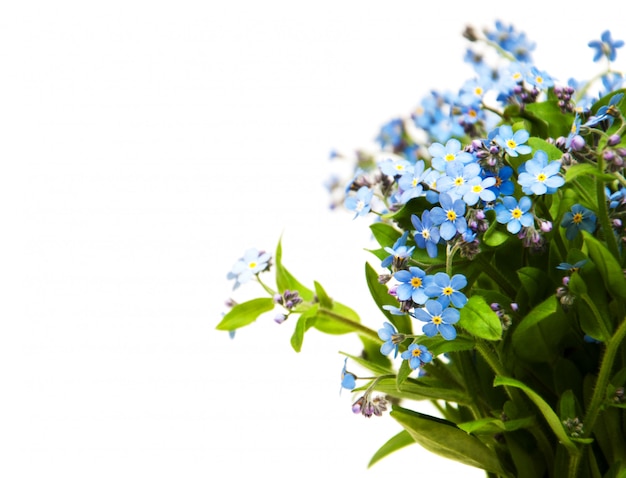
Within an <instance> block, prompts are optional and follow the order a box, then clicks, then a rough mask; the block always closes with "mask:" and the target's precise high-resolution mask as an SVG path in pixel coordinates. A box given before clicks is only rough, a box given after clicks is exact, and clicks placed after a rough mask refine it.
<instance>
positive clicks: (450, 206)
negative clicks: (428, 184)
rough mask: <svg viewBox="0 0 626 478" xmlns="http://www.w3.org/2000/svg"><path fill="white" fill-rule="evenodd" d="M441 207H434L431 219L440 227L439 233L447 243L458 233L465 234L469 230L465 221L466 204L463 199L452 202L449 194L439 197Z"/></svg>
mask: <svg viewBox="0 0 626 478" xmlns="http://www.w3.org/2000/svg"><path fill="white" fill-rule="evenodd" d="M439 204H441V207H438V206H436V207H434V208H432V209H431V210H430V218H431V220H432V221H433V224H434V225H436V226H440V228H439V233H440V235H441V238H442V239H443V240H445V241H448V240H450V239H452V238H453V237H454V236H455V235H456V233H457V232H458V233H461V234H462V233H464V232H465V231H466V230H467V221H466V220H465V217H464V215H465V203H464V202H463V200H462V199H457V200H456V201H453V200H452V197H451V196H450V195H449V194H446V193H441V194H440V195H439Z"/></svg>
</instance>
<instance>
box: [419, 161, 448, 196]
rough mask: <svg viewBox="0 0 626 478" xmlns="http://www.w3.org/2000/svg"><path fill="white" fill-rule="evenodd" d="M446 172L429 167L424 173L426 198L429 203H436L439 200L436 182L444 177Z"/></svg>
mask: <svg viewBox="0 0 626 478" xmlns="http://www.w3.org/2000/svg"><path fill="white" fill-rule="evenodd" d="M445 176H446V173H444V172H443V171H437V170H436V169H430V168H429V170H428V171H427V172H426V174H425V175H424V184H426V186H428V189H427V190H426V200H427V201H428V202H429V203H431V204H437V203H438V202H439V186H438V182H439V180H441V178H443V177H445Z"/></svg>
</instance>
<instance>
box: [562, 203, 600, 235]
mask: <svg viewBox="0 0 626 478" xmlns="http://www.w3.org/2000/svg"><path fill="white" fill-rule="evenodd" d="M561 227H564V228H565V237H567V239H569V240H570V241H571V240H572V239H574V238H575V237H576V236H577V235H578V233H579V232H580V231H581V230H582V231H587V232H594V231H595V230H596V215H595V214H594V213H593V212H592V211H590V210H589V209H587V208H585V207H583V206H581V205H580V204H574V205H573V206H572V208H571V209H570V210H569V211H567V212H566V213H565V214H563V220H562V221H561Z"/></svg>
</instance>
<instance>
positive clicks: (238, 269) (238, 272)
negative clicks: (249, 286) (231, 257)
mask: <svg viewBox="0 0 626 478" xmlns="http://www.w3.org/2000/svg"><path fill="white" fill-rule="evenodd" d="M271 258H272V256H271V255H270V254H269V253H267V252H264V251H258V250H257V249H254V248H252V249H248V250H247V251H246V252H245V253H244V255H243V257H242V258H240V259H239V260H238V261H237V262H236V263H235V265H234V266H233V268H232V269H231V271H230V272H229V273H228V274H227V276H226V277H227V279H228V280H231V279H235V284H234V285H233V290H235V289H236V288H238V287H239V286H240V285H241V284H244V283H246V282H248V281H249V280H250V279H252V277H254V276H255V275H257V274H258V273H259V272H261V271H264V270H265V269H267V268H268V267H269V261H270V259H271Z"/></svg>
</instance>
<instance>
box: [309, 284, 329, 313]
mask: <svg viewBox="0 0 626 478" xmlns="http://www.w3.org/2000/svg"><path fill="white" fill-rule="evenodd" d="M313 285H314V286H315V294H316V295H317V300H318V301H319V303H320V305H321V306H322V307H324V308H325V309H332V308H333V301H332V299H331V298H330V297H328V294H327V293H326V291H325V290H324V288H323V287H322V284H320V283H319V282H317V281H313Z"/></svg>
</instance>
